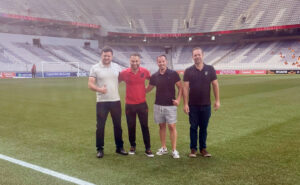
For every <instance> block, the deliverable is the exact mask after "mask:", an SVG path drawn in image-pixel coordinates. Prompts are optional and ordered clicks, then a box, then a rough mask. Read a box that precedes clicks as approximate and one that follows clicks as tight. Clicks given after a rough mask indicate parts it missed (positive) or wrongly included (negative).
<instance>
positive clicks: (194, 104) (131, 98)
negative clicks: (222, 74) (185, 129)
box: [88, 47, 220, 158]
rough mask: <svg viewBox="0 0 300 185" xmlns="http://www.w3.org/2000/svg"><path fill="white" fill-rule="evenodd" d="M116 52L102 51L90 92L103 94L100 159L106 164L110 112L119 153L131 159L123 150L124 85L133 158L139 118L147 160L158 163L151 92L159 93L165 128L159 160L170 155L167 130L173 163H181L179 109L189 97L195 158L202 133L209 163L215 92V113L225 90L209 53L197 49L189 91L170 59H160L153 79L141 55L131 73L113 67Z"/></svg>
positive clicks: (159, 118)
mask: <svg viewBox="0 0 300 185" xmlns="http://www.w3.org/2000/svg"><path fill="white" fill-rule="evenodd" d="M112 55H113V51H112V49H111V48H107V47H105V48H104V49H103V50H102V51H101V59H102V61H101V62H100V63H98V64H96V65H94V66H93V67H92V68H91V71H90V77H89V82H88V87H89V88H90V89H91V90H93V91H96V94H97V106H96V112H97V130H96V147H97V151H98V152H97V157H98V158H102V157H103V155H104V153H103V147H104V127H105V122H106V119H107V115H108V113H109V112H110V113H111V117H112V121H113V125H114V135H115V144H116V153H119V154H122V155H127V154H128V153H127V152H126V151H125V150H124V148H123V139H122V128H121V103H120V96H119V92H118V80H119V81H124V82H125V83H126V105H125V111H126V119H127V126H128V135H129V142H130V145H131V147H130V151H129V154H135V152H136V143H135V139H136V136H135V135H136V134H135V133H136V116H138V118H139V121H140V124H141V129H142V134H143V140H144V145H145V154H146V155H147V156H148V157H154V155H153V154H152V152H151V149H150V148H151V145H150V134H149V128H148V106H147V103H146V92H150V91H151V90H152V89H153V88H154V87H156V98H155V104H154V120H155V122H156V123H157V124H159V128H160V129H159V135H160V141H161V148H160V149H159V150H158V152H157V153H156V154H157V155H163V154H167V153H168V150H167V147H166V125H168V128H169V131H170V139H171V144H172V157H173V158H180V156H179V152H178V151H177V150H176V141H177V131H176V122H177V106H178V105H179V104H180V99H181V96H182V94H183V97H184V98H183V99H184V112H185V113H187V114H188V115H189V122H190V149H191V153H190V154H189V157H196V154H197V134H198V127H199V128H200V129H199V149H200V154H201V155H202V156H203V157H210V156H211V154H209V153H208V152H207V150H206V138H207V126H208V122H209V118H210V115H211V101H210V85H211V84H212V86H213V92H214V96H215V103H214V109H215V110H218V109H219V107H220V98H219V85H218V81H217V76H216V72H215V70H214V68H213V66H210V65H206V64H204V62H203V51H202V49H201V48H199V47H197V48H194V49H193V51H192V58H193V60H194V65H193V66H191V67H189V68H187V69H186V70H185V73H184V79H183V81H184V86H183V88H182V85H181V84H182V83H181V80H180V77H179V75H178V73H177V72H176V71H173V70H170V69H168V68H167V58H166V56H165V55H161V56H158V57H157V65H158V67H159V70H158V71H157V72H156V73H155V74H153V75H152V76H151V77H150V72H149V71H148V70H147V69H145V68H142V67H140V55H139V54H132V55H131V56H130V68H127V69H125V70H123V71H122V72H120V68H119V67H117V65H115V64H113V63H111V61H112ZM149 79H150V82H149V85H148V87H147V88H145V80H149ZM175 86H176V87H177V89H178V93H177V98H176V96H175V92H176V90H175Z"/></svg>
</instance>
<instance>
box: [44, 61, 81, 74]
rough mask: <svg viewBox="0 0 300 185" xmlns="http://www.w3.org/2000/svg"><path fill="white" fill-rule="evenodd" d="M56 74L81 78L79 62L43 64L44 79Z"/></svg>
mask: <svg viewBox="0 0 300 185" xmlns="http://www.w3.org/2000/svg"><path fill="white" fill-rule="evenodd" d="M54 73H57V74H59V73H61V74H65V73H72V74H75V76H77V77H79V76H80V69H79V62H42V77H45V76H46V75H47V74H54Z"/></svg>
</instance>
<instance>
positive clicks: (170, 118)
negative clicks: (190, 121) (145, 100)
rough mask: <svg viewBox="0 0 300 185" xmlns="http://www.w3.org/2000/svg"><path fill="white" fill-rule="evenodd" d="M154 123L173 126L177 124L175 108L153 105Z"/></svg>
mask: <svg viewBox="0 0 300 185" xmlns="http://www.w3.org/2000/svg"><path fill="white" fill-rule="evenodd" d="M153 113H154V121H155V123H157V124H160V123H168V124H173V123H176V122H177V107H176V106H162V105H156V104H154V111H153Z"/></svg>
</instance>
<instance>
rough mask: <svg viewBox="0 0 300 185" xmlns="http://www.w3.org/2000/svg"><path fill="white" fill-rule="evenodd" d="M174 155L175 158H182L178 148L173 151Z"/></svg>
mask: <svg viewBox="0 0 300 185" xmlns="http://www.w3.org/2000/svg"><path fill="white" fill-rule="evenodd" d="M172 157H173V158H174V159H179V158H180V156H179V152H178V151H177V150H174V151H172Z"/></svg>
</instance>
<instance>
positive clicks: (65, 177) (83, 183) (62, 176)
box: [0, 154, 95, 185]
mask: <svg viewBox="0 0 300 185" xmlns="http://www.w3.org/2000/svg"><path fill="white" fill-rule="evenodd" d="M0 159H3V160H6V161H9V162H12V163H15V164H17V165H20V166H24V167H26V168H30V169H33V170H36V171H39V172H42V173H44V174H47V175H51V176H53V177H56V178H59V179H62V180H64V181H69V182H72V183H75V184H80V185H95V184H93V183H90V182H87V181H84V180H81V179H78V178H75V177H71V176H68V175H65V174H62V173H59V172H56V171H53V170H49V169H47V168H43V167H40V166H37V165H34V164H30V163H27V162H24V161H21V160H18V159H14V158H11V157H8V156H6V155H2V154H0Z"/></svg>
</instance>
